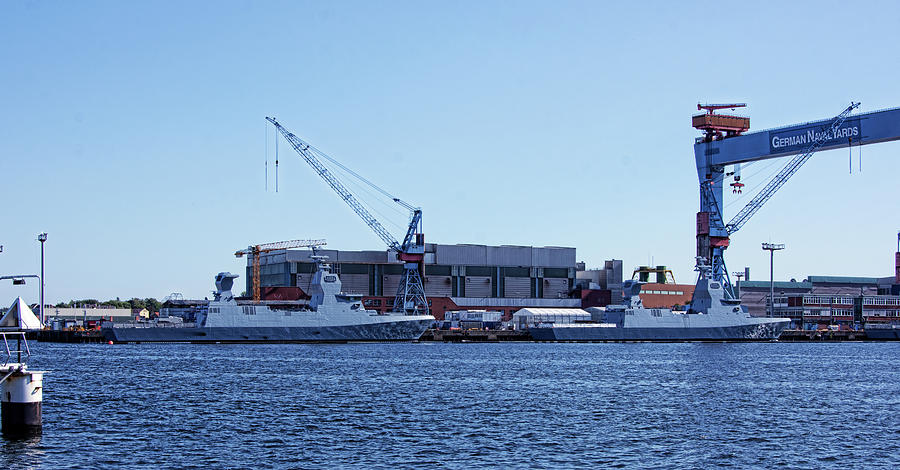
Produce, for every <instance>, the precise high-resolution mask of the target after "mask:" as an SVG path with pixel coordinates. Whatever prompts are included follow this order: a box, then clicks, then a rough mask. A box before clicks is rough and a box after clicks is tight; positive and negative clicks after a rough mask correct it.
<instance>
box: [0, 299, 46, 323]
mask: <svg viewBox="0 0 900 470" xmlns="http://www.w3.org/2000/svg"><path fill="white" fill-rule="evenodd" d="M40 329H41V321H40V320H38V317H36V316H35V315H34V312H32V311H31V308H29V307H28V304H26V303H25V301H24V300H22V298H21V297H16V300H15V301H13V303H12V305H11V306H10V307H9V310H7V311H6V314H5V315H3V318H0V330H40Z"/></svg>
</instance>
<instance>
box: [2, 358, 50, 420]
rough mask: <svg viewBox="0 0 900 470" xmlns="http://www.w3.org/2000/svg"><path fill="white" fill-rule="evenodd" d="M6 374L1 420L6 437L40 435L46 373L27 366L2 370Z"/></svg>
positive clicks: (3, 385)
mask: <svg viewBox="0 0 900 470" xmlns="http://www.w3.org/2000/svg"><path fill="white" fill-rule="evenodd" d="M0 373H2V374H3V382H2V384H0V385H2V387H0V393H2V402H0V405H2V406H0V421H2V427H3V435H4V436H31V435H35V434H40V433H41V426H42V423H41V402H42V401H43V388H44V385H43V382H44V372H43V371H33V370H28V368H27V366H26V365H25V364H17V363H12V364H8V365H5V366H2V367H0Z"/></svg>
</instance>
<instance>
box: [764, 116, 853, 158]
mask: <svg viewBox="0 0 900 470" xmlns="http://www.w3.org/2000/svg"><path fill="white" fill-rule="evenodd" d="M823 133H824V134H825V141H824V142H823V146H828V145H829V144H831V145H836V144H837V145H839V144H841V143H847V144H848V145H850V144H857V143H859V141H860V138H861V137H862V128H861V124H860V119H859V118H855V119H853V118H850V119H847V120H846V121H844V122H843V124H841V127H839V128H838V129H837V131H836V132H834V133H833V134H832V133H831V132H830V131H829V129H828V126H827V125H824V124H822V123H818V124H815V125H809V126H805V127H804V126H800V127H791V128H790V129H781V130H773V131H769V152H770V153H773V154H774V153H784V152H797V153H799V152H802V151H804V150H806V148H808V147H809V146H810V145H812V144H813V142H815V141H816V139H818V138H819V137H821V136H822V134H823Z"/></svg>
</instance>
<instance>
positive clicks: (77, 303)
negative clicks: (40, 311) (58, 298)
mask: <svg viewBox="0 0 900 470" xmlns="http://www.w3.org/2000/svg"><path fill="white" fill-rule="evenodd" d="M54 307H56V308H93V307H112V308H130V309H135V308H136V309H142V308H146V309H147V310H149V311H151V312H158V311H159V309H160V307H162V302H160V301H158V300H156V299H154V298H152V297H148V298H146V299H138V298H133V299H131V300H119V299H118V298H116V300H105V301H103V302H101V301H99V300H97V299H81V300H70V301H68V302H60V303H58V304H56V305H54Z"/></svg>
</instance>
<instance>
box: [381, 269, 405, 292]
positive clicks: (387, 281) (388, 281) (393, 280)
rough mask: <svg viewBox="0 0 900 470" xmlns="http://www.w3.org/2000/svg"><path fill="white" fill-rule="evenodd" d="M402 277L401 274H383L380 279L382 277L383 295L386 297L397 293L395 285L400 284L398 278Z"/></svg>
mask: <svg viewBox="0 0 900 470" xmlns="http://www.w3.org/2000/svg"><path fill="white" fill-rule="evenodd" d="M402 278H403V276H401V275H399V274H388V275H386V276H383V277H382V279H384V284H383V285H384V288H383V291H382V292H383V293H384V295H386V296H388V297H393V296H395V295H397V287H398V286H399V285H400V279H402Z"/></svg>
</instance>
